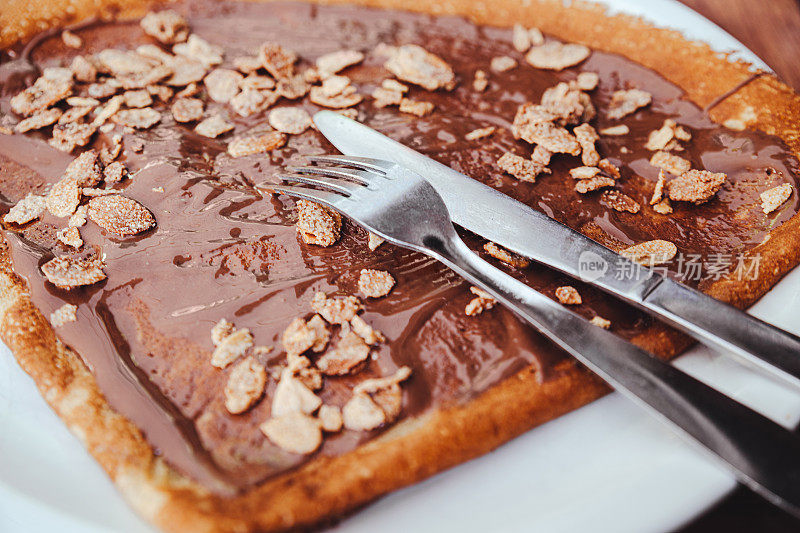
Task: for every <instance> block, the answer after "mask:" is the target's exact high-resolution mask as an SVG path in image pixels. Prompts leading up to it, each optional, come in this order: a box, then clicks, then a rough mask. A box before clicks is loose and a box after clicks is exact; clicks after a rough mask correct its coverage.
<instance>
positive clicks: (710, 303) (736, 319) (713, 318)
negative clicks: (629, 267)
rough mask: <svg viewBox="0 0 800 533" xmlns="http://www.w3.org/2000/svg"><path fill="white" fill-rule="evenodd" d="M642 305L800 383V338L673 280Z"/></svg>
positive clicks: (705, 340) (764, 369) (705, 339)
mask: <svg viewBox="0 0 800 533" xmlns="http://www.w3.org/2000/svg"><path fill="white" fill-rule="evenodd" d="M641 305H642V306H644V308H645V309H649V310H650V311H652V312H653V313H656V314H658V315H659V316H661V317H663V318H665V319H666V320H667V321H668V322H669V323H671V324H672V325H674V326H675V327H677V328H678V329H681V330H683V331H684V332H686V333H688V334H689V335H691V336H692V337H694V338H695V339H697V340H698V341H700V342H701V343H703V344H706V345H708V346H712V347H715V348H717V349H720V350H723V351H725V352H730V353H732V354H733V355H735V356H737V357H738V358H739V359H740V360H742V361H743V362H745V363H747V364H749V365H751V366H755V367H756V368H758V369H759V370H761V371H762V372H766V373H769V374H772V375H775V376H777V377H779V378H782V379H783V380H784V381H786V382H788V383H790V384H792V385H794V386H795V387H798V386H800V337H797V336H796V335H793V334H791V333H789V332H787V331H784V330H782V329H779V328H777V327H775V326H773V325H771V324H768V323H766V322H764V321H763V320H760V319H758V318H756V317H754V316H752V315H749V314H747V313H745V312H744V311H741V310H739V309H736V308H735V307H733V306H732V305H728V304H726V303H724V302H721V301H719V300H715V299H714V298H712V297H710V296H708V295H706V294H703V293H702V292H700V291H696V290H693V289H691V288H689V287H686V286H685V285H683V284H681V283H678V282H676V281H673V280H671V279H669V278H663V281H662V282H661V283H659V284H658V285H657V286H656V287H655V288H654V289H653V290H652V291H650V292H649V293H648V294H647V295H646V296H645V297H644V298H643V300H642V304H641Z"/></svg>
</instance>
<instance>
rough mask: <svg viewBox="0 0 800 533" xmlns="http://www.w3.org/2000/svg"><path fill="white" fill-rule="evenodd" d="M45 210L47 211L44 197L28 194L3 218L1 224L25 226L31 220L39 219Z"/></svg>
mask: <svg viewBox="0 0 800 533" xmlns="http://www.w3.org/2000/svg"><path fill="white" fill-rule="evenodd" d="M45 209H47V199H46V198H45V197H44V196H39V195H36V194H28V195H27V196H26V197H25V198H23V199H22V200H20V201H19V202H17V203H16V204H15V205H14V206H13V207H12V208H11V209H10V210H9V211H8V213H6V214H5V215H4V216H3V222H5V223H6V224H27V223H28V222H30V221H31V220H35V219H37V218H39V217H40V216H41V215H42V213H43V212H44V210H45Z"/></svg>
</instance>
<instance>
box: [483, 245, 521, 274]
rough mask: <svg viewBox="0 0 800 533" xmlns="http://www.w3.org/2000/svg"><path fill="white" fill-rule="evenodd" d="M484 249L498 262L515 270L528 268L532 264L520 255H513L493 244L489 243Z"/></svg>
mask: <svg viewBox="0 0 800 533" xmlns="http://www.w3.org/2000/svg"><path fill="white" fill-rule="evenodd" d="M483 249H484V251H485V252H486V253H487V254H489V255H491V256H492V257H494V258H495V259H497V260H498V261H502V262H503V263H505V264H507V265H509V266H513V267H515V268H528V267H529V266H530V264H531V262H530V261H529V260H528V259H526V258H524V257H522V256H520V255H517V254H513V253H511V252H509V251H508V250H506V249H505V248H501V247H500V246H498V245H497V244H495V243H493V242H487V243H486V244H484V245H483Z"/></svg>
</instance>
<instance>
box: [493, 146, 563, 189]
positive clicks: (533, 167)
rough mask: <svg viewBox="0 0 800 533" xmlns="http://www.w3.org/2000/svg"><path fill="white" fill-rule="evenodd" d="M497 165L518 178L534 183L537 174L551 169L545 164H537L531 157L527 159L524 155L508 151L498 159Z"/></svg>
mask: <svg viewBox="0 0 800 533" xmlns="http://www.w3.org/2000/svg"><path fill="white" fill-rule="evenodd" d="M497 166H498V167H500V168H501V169H502V170H503V171H505V172H508V173H509V174H511V175H512V176H514V177H515V178H517V179H518V180H520V181H527V182H529V183H534V182H535V181H536V176H538V175H539V174H541V173H543V172H544V173H549V172H550V169H548V168H546V167H545V166H543V165H537V164H536V163H535V162H534V161H532V160H530V159H525V158H524V157H520V156H518V155H516V154H512V153H510V152H506V153H504V154H503V155H502V156H500V159H498V160H497Z"/></svg>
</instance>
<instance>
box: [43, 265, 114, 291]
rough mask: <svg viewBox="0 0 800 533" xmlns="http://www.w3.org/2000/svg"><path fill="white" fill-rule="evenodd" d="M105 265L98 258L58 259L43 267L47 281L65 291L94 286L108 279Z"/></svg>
mask: <svg viewBox="0 0 800 533" xmlns="http://www.w3.org/2000/svg"><path fill="white" fill-rule="evenodd" d="M103 267H105V263H103V261H102V260H100V259H98V258H96V257H95V258H90V259H76V258H72V257H56V258H55V259H51V260H50V261H48V262H47V263H45V264H43V265H42V266H41V269H42V273H43V274H44V275H45V277H46V278H47V281H49V282H50V283H52V284H53V285H55V286H56V287H58V288H60V289H64V290H71V289H74V288H76V287H83V286H85V285H92V284H94V283H97V282H99V281H102V280H104V279H106V273H105V272H103Z"/></svg>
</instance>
